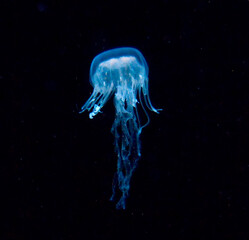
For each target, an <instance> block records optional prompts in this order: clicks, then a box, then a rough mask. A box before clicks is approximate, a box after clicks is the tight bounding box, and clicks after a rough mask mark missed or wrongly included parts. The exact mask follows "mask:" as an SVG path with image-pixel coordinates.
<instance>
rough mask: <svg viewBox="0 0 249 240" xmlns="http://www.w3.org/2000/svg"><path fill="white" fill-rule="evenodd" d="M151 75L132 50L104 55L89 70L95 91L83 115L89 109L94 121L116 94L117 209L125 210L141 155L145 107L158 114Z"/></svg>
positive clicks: (100, 55)
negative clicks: (151, 91) (140, 112)
mask: <svg viewBox="0 0 249 240" xmlns="http://www.w3.org/2000/svg"><path fill="white" fill-rule="evenodd" d="M148 73H149V69H148V65H147V63H146V61H145V58H144V57H143V55H142V54H141V52H139V51H138V50H137V49H135V48H130V47H123V48H115V49H111V50H108V51H105V52H102V53H101V54H99V55H97V56H96V57H95V58H94V59H93V61H92V64H91V68H90V83H91V85H92V86H93V88H94V89H93V93H92V95H91V96H90V98H89V99H88V101H87V102H86V103H85V104H84V105H83V106H82V108H81V112H80V113H82V112H84V111H85V110H88V111H90V114H89V118H90V119H92V118H93V117H94V116H95V115H97V114H98V113H99V112H100V110H101V108H102V107H103V106H104V105H105V103H106V102H107V100H108V99H109V98H110V97H111V96H112V95H113V94H114V105H115V108H116V116H115V120H114V123H113V125H112V129H111V132H112V133H113V135H114V137H115V141H114V146H115V152H116V153H117V157H118V160H117V172H116V173H115V176H114V179H113V186H112V192H113V193H112V196H111V198H110V200H114V197H115V193H116V189H117V188H119V190H120V191H121V197H120V199H119V201H118V203H117V204H116V208H117V209H120V208H121V209H125V201H126V198H127V197H128V193H129V188H130V180H131V176H132V174H133V171H134V170H135V168H136V165H137V161H138V160H139V158H140V156H141V152H140V150H141V145H140V139H139V138H140V134H141V131H142V129H143V128H144V127H145V126H147V125H148V124H149V121H150V119H149V115H148V113H147V111H146V109H145V105H146V106H147V108H148V109H149V110H151V111H153V112H156V113H158V111H159V109H155V108H154V107H153V106H152V104H151V101H150V98H149V89H148ZM142 96H143V101H144V103H145V105H144V103H143V101H142ZM137 104H140V105H141V107H142V109H143V111H144V113H145V115H146V117H147V122H146V123H145V124H144V125H141V124H140V120H139V116H138V110H137Z"/></svg>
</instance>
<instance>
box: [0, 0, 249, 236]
mask: <svg viewBox="0 0 249 240" xmlns="http://www.w3.org/2000/svg"><path fill="white" fill-rule="evenodd" d="M248 9H249V2H248V1H246V0H244V1H213V0H202V1H201V0H199V1H198V0H196V1H194V0H193V1H187V0H185V1H184V0H182V1H174V0H165V1H162V0H161V1H143V2H142V1H141V2H140V1H135V0H134V1H115V2H114V1H100V2H97V1H77V0H71V1H55V0H52V1H48V0H47V1H45V0H41V1H14V0H12V1H2V2H1V10H0V11H1V17H0V19H1V22H0V24H1V28H0V35H1V36H0V37H1V44H0V50H1V59H2V63H1V67H0V69H1V72H0V80H1V92H0V94H1V95H0V99H1V120H0V121H1V126H0V128H1V129H0V130H1V133H2V134H1V136H2V137H3V140H4V141H3V143H2V150H1V151H2V153H3V157H2V158H1V169H0V171H1V177H3V180H2V181H1V182H2V183H3V187H2V189H1V199H2V200H3V203H2V204H1V205H2V207H3V210H2V211H1V216H2V217H3V222H2V223H1V228H2V230H1V231H0V234H1V236H0V239H4V240H5V239H8V240H12V239H13V240H14V239H18V240H19V239H26V240H27V239H53V240H54V239H56V240H62V239H74V240H77V239H112V238H115V239H124V238H125V239H127V238H128V239H137V238H141V239H162V238H163V239H240V240H241V239H249V238H248V236H249V234H248V201H249V198H248V190H249V189H248V174H249V163H248V162H249V161H248V158H247V157H246V156H245V154H246V152H247V148H248V143H249V138H248V130H249V128H248V120H249V118H248V112H249V111H248V90H247V88H246V83H247V82H248V67H249V55H248V43H249V30H248V29H249V21H248V19H249V15H248V12H249V11H248ZM123 46H131V47H135V48H138V49H139V50H140V51H141V52H142V53H143V55H144V56H145V59H146V60H147V62H148V65H149V68H150V75H149V77H150V82H149V87H150V97H151V101H152V104H153V105H154V106H155V107H156V108H162V109H163V111H162V112H160V114H159V115H157V114H154V113H151V112H150V113H149V114H150V117H151V123H150V125H149V126H148V127H146V128H145V129H144V130H143V133H142V135H141V141H142V158H141V160H140V161H139V164H138V167H137V169H136V171H135V173H134V175H133V178H132V181H131V189H130V197H129V198H128V200H127V208H126V210H125V211H122V210H121V211H120V210H116V209H115V203H113V202H110V201H109V200H108V199H109V197H110V196H111V185H112V177H113V174H114V172H115V170H116V155H115V153H114V146H113V141H114V139H113V136H112V134H111V133H110V129H111V125H112V122H113V120H114V113H115V111H114V106H113V102H112V100H109V102H108V103H107V104H106V106H105V107H104V108H103V113H102V114H99V115H98V116H97V117H96V118H94V119H93V120H90V119H89V118H88V114H87V113H83V114H81V115H80V114H79V113H78V112H79V110H80V107H81V106H82V105H83V104H84V102H85V101H86V100H87V99H88V97H89V96H90V94H91V91H92V86H91V85H90V84H89V68H90V64H91V61H92V59H93V58H94V57H95V56H96V55H97V54H99V53H100V52H102V51H104V50H108V49H111V48H115V47H123ZM246 76H247V77H246ZM6 151H7V155H6V154H5V153H6Z"/></svg>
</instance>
